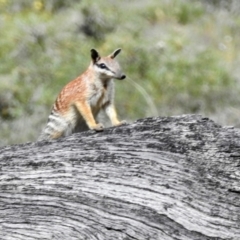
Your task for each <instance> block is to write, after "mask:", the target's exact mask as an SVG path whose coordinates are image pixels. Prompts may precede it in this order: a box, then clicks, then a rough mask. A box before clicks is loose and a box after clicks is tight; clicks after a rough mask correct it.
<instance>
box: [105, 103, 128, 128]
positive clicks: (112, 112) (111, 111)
mask: <svg viewBox="0 0 240 240" xmlns="http://www.w3.org/2000/svg"><path fill="white" fill-rule="evenodd" d="M104 111H105V113H106V114H107V116H108V117H109V119H110V121H111V123H112V125H113V126H120V125H123V124H126V121H119V120H118V118H117V112H116V109H115V106H114V105H113V103H112V102H109V103H107V104H106V105H105V106H104Z"/></svg>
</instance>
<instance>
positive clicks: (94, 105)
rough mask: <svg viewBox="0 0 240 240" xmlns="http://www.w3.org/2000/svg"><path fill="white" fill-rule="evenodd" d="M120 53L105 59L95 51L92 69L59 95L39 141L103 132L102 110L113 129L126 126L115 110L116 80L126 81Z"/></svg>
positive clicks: (92, 54)
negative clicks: (100, 118) (117, 57)
mask: <svg viewBox="0 0 240 240" xmlns="http://www.w3.org/2000/svg"><path fill="white" fill-rule="evenodd" d="M120 51H121V49H117V50H115V51H114V52H113V53H112V54H110V55H109V56H107V57H101V56H100V55H99V53H98V52H97V51H96V50H95V49H92V50H91V58H92V61H91V63H90V65H89V67H88V69H87V70H86V71H85V72H84V73H83V74H82V75H80V76H79V77H77V78H76V79H74V80H73V81H71V82H69V83H68V84H67V85H66V86H65V87H64V88H63V89H62V91H61V92H60V93H59V95H58V97H57V99H56V101H55V103H54V105H53V109H52V112H51V114H50V115H49V117H48V123H47V125H46V127H45V129H44V130H43V131H42V133H41V135H40V137H39V140H44V139H56V138H59V137H63V136H68V135H70V134H72V133H74V132H81V131H86V130H88V129H93V130H95V131H102V130H103V125H102V124H101V123H97V122H96V117H97V115H98V113H99V111H100V110H101V109H102V110H104V111H105V113H106V115H107V116H108V117H109V119H110V121H111V123H112V125H113V126H118V125H121V124H124V123H125V121H121V122H120V121H119V120H118V118H117V113H116V110H115V107H114V83H113V79H119V80H122V79H124V78H125V77H126V76H125V75H124V74H123V73H122V71H121V67H120V65H119V63H118V62H117V61H116V60H115V57H116V56H117V55H118V54H119V53H120Z"/></svg>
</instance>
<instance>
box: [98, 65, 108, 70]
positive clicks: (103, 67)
mask: <svg viewBox="0 0 240 240" xmlns="http://www.w3.org/2000/svg"><path fill="white" fill-rule="evenodd" d="M96 65H97V66H98V67H99V68H101V69H107V70H110V69H109V68H108V67H107V66H106V65H105V64H104V63H100V64H96Z"/></svg>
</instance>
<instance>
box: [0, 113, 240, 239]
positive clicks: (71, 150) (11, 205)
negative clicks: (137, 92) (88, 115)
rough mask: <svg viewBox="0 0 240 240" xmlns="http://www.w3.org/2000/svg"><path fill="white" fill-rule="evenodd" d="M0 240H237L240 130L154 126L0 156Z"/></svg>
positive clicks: (182, 122)
mask: <svg viewBox="0 0 240 240" xmlns="http://www.w3.org/2000/svg"><path fill="white" fill-rule="evenodd" d="M19 134H21V133H19ZM0 239H4V240H5V239H6V240H7V239H8V240H9V239H13V240H18V239H24V240H30V239H31V240H32V239H65V240H68V239H69V240H72V239H78V240H79V239H80V240H81V239H91V240H95V239H101V240H108V239H109V240H115V239H125V240H130V239H135V240H136V239H138V240H141V239H160V240H173V239H174V240H175V239H182V240H200V239H208V240H210V239H228V240H230V239H234V240H239V239H240V130H238V129H235V128H233V127H221V126H219V125H218V124H216V123H214V122H213V121H211V120H209V119H207V118H202V117H201V116H198V115H185V116H177V117H164V118H161V117H158V118H146V119H142V120H138V121H136V122H134V123H133V124H129V125H125V126H121V127H117V128H108V129H105V131H104V132H101V133H94V132H91V131H89V132H84V133H79V134H74V135H72V136H70V137H67V138H62V139H59V140H57V141H51V142H37V143H27V144H24V145H16V146H7V147H4V148H1V149H0Z"/></svg>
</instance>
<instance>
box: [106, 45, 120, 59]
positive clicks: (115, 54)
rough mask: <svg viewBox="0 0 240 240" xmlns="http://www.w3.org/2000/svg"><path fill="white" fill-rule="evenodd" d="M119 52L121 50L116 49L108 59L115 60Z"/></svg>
mask: <svg viewBox="0 0 240 240" xmlns="http://www.w3.org/2000/svg"><path fill="white" fill-rule="evenodd" d="M121 50H122V49H121V48H118V49H116V50H115V51H114V52H113V53H111V54H110V55H109V57H110V58H112V59H113V58H115V57H116V56H117V55H118V54H119V53H120V52H121Z"/></svg>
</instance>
